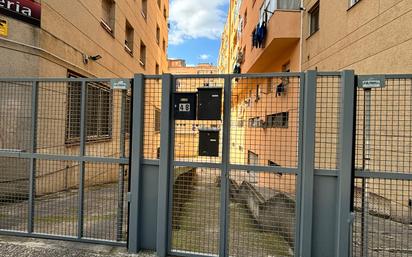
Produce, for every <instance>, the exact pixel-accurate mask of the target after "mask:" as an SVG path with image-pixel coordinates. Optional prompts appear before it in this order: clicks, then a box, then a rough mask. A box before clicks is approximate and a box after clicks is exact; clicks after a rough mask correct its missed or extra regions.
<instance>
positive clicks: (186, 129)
mask: <svg viewBox="0 0 412 257" xmlns="http://www.w3.org/2000/svg"><path fill="white" fill-rule="evenodd" d="M354 78H355V76H354V73H353V72H351V71H345V72H331V73H318V72H316V71H309V72H306V73H274V74H231V75H205V74H202V75H200V74H198V75H170V74H164V75H162V76H145V75H137V76H136V77H135V88H134V92H135V96H136V97H134V100H133V103H134V104H133V131H132V134H133V136H134V138H136V140H135V139H134V140H133V142H132V152H133V154H132V159H131V163H132V164H131V165H132V171H138V172H137V173H135V172H132V178H131V179H132V185H133V186H132V187H131V202H130V206H131V208H130V211H131V214H130V217H132V218H131V220H130V226H129V231H130V233H129V247H130V248H129V250H130V251H131V252H136V251H138V250H139V249H142V248H143V249H156V251H157V254H158V256H161V257H163V256H166V255H168V254H171V255H174V256H265V257H267V256H305V257H306V256H312V255H313V256H342V257H343V256H348V254H349V245H350V223H349V222H348V221H349V220H350V217H351V212H350V192H351V190H350V188H351V171H352V161H351V160H352V152H353V151H352V149H353V144H352V141H353V129H354V127H353V124H354V122H353V121H354V99H355V95H354V91H355V87H354V80H355V79H354ZM219 94H220V95H221V98H219V97H220V95H219ZM208 96H209V97H210V98H209V101H208V98H207V97H208ZM193 97H197V98H198V99H197V100H196V99H195V100H193V99H192V98H193ZM216 97H218V98H219V99H220V100H218V101H216V99H214V98H216ZM205 99H206V100H205ZM210 103H214V105H212V106H210ZM187 104H190V106H188V105H187ZM194 108H197V111H193V113H190V111H192V110H194ZM175 109H176V110H177V111H179V112H180V113H175V111H174V110H175ZM181 112H183V113H181ZM185 117H186V118H188V117H191V118H190V119H189V118H188V119H185ZM154 202H155V203H157V205H154V204H153V203H154ZM140 207H142V208H140Z"/></svg>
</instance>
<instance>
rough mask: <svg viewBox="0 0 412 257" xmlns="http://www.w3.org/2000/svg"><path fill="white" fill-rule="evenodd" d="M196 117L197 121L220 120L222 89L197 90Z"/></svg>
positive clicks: (205, 88)
mask: <svg viewBox="0 0 412 257" xmlns="http://www.w3.org/2000/svg"><path fill="white" fill-rule="evenodd" d="M197 90H198V95H199V96H198V97H199V101H198V115H197V118H198V119H199V120H221V119H222V88H221V87H201V88H198V89H197Z"/></svg>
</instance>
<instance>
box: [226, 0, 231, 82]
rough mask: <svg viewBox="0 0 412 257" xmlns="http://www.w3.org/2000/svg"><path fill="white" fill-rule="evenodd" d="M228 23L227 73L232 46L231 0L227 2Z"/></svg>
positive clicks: (228, 71)
mask: <svg viewBox="0 0 412 257" xmlns="http://www.w3.org/2000/svg"><path fill="white" fill-rule="evenodd" d="M228 21H229V24H228V26H227V29H228V45H229V47H228V54H227V74H229V73H231V72H230V59H231V58H232V55H231V51H232V49H231V47H232V0H230V2H229V19H228Z"/></svg>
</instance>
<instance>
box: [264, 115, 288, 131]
mask: <svg viewBox="0 0 412 257" xmlns="http://www.w3.org/2000/svg"><path fill="white" fill-rule="evenodd" d="M288 127H289V112H281V113H276V114H272V115H267V116H266V128H288Z"/></svg>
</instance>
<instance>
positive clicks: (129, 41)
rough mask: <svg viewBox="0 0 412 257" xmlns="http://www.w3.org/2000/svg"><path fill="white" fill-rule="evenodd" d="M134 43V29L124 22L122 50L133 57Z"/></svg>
mask: <svg viewBox="0 0 412 257" xmlns="http://www.w3.org/2000/svg"><path fill="white" fill-rule="evenodd" d="M133 41H134V29H133V27H132V25H130V23H129V22H128V21H127V20H126V35H125V41H124V49H125V50H126V51H127V52H128V53H129V54H131V55H133V45H134V43H133Z"/></svg>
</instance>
